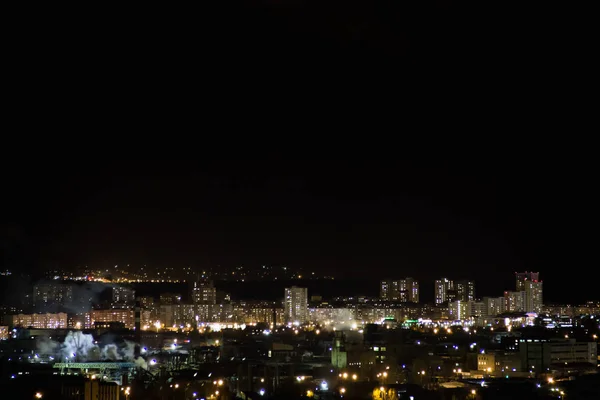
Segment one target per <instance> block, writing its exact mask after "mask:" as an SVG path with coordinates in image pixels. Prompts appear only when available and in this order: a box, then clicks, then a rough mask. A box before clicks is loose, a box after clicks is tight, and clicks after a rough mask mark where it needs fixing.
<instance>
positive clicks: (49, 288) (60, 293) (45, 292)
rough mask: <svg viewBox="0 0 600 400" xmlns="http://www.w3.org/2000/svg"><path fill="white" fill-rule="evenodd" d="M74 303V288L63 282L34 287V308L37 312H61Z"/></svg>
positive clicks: (38, 284)
mask: <svg viewBox="0 0 600 400" xmlns="http://www.w3.org/2000/svg"><path fill="white" fill-rule="evenodd" d="M72 302H73V286H71V285H69V284H66V283H61V282H58V281H57V282H54V281H52V282H41V283H37V284H35V285H34V286H33V307H34V308H35V309H36V310H37V311H59V310H61V309H62V308H63V307H64V306H65V305H66V304H69V303H72Z"/></svg>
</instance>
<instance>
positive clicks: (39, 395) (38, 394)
mask: <svg viewBox="0 0 600 400" xmlns="http://www.w3.org/2000/svg"><path fill="white" fill-rule="evenodd" d="M42 397H44V396H43V395H42V394H41V393H40V392H37V393H36V394H35V398H36V399H41V398H42Z"/></svg>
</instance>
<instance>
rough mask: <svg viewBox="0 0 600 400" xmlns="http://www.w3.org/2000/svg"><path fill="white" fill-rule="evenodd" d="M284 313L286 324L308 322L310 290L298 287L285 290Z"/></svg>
mask: <svg viewBox="0 0 600 400" xmlns="http://www.w3.org/2000/svg"><path fill="white" fill-rule="evenodd" d="M284 312H285V320H286V322H292V323H294V322H299V323H304V322H307V321H308V289H307V288H301V287H297V286H292V287H291V288H285V297H284Z"/></svg>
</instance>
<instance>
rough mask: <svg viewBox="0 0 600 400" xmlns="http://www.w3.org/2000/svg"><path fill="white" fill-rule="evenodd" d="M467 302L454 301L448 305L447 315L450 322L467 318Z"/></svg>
mask: <svg viewBox="0 0 600 400" xmlns="http://www.w3.org/2000/svg"><path fill="white" fill-rule="evenodd" d="M468 306H469V302H467V301H461V300H456V301H453V302H451V303H448V315H449V319H451V320H463V319H467V318H469V307H468Z"/></svg>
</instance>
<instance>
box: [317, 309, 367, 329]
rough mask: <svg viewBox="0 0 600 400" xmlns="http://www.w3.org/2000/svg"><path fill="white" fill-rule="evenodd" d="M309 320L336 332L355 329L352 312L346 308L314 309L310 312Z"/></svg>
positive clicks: (355, 323) (355, 322) (354, 317)
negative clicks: (336, 330)
mask: <svg viewBox="0 0 600 400" xmlns="http://www.w3.org/2000/svg"><path fill="white" fill-rule="evenodd" d="M311 311H312V312H311V319H312V320H313V321H316V322H317V323H319V324H320V325H322V326H325V327H329V328H335V329H338V330H347V329H351V328H352V329H354V328H356V327H357V321H356V316H355V313H354V310H351V309H348V308H337V309H323V310H319V309H314V310H311Z"/></svg>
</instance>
